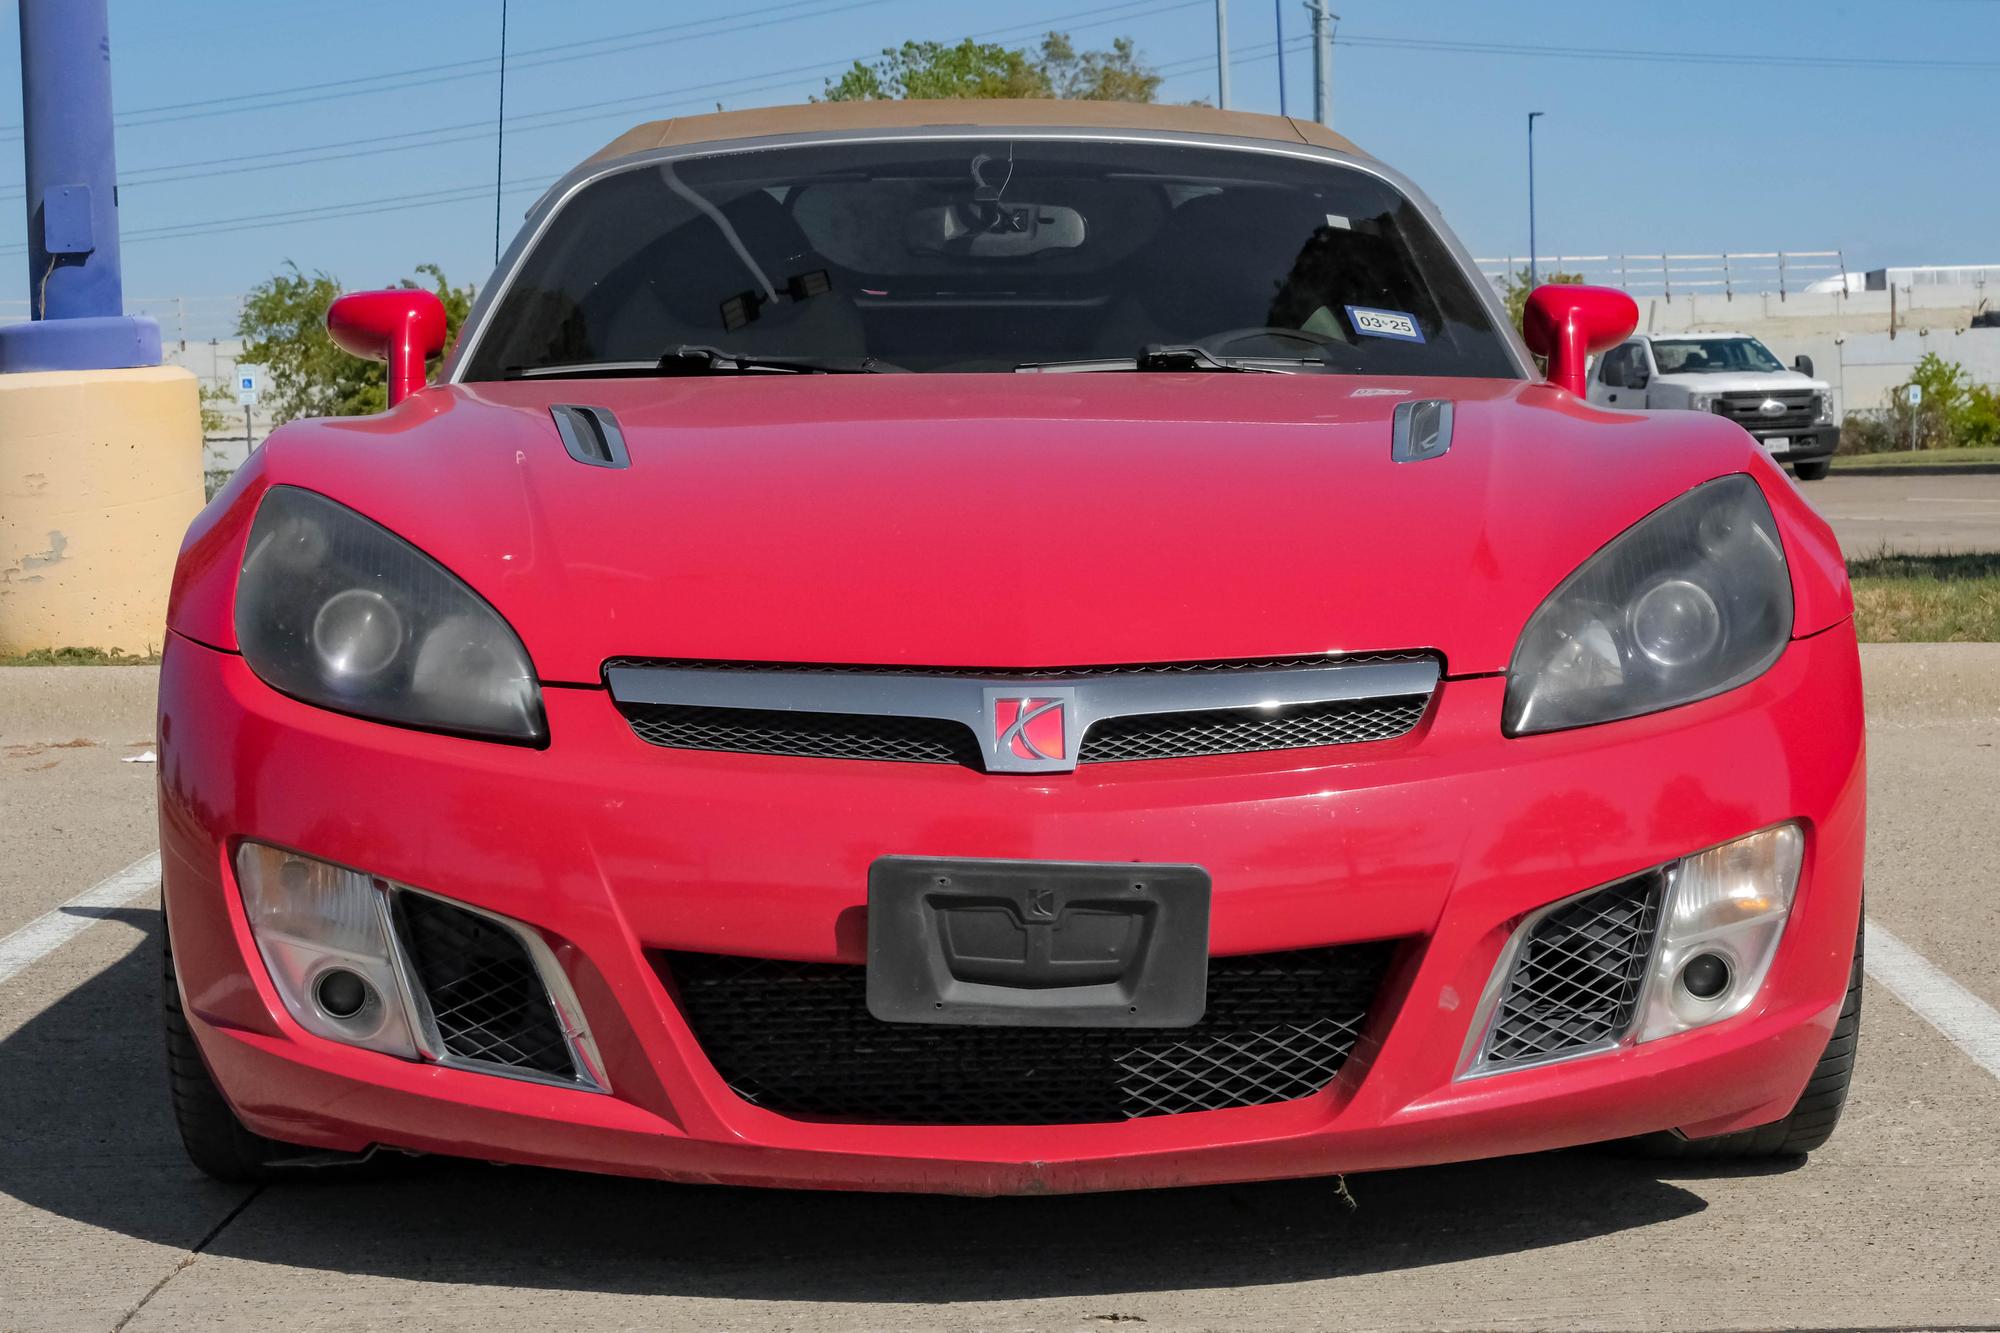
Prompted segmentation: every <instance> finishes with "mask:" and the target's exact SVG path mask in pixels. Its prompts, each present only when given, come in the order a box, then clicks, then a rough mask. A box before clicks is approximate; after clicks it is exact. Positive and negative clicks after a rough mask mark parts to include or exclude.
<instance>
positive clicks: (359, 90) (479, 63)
mask: <svg viewBox="0 0 2000 1333" xmlns="http://www.w3.org/2000/svg"><path fill="white" fill-rule="evenodd" d="M887 2H888V0H848V3H844V4H840V5H837V6H836V7H834V8H832V9H827V10H823V11H820V12H819V13H813V14H793V15H791V16H790V17H791V18H792V19H802V18H804V19H810V18H818V17H821V15H822V14H839V13H845V12H846V11H848V10H851V9H860V8H863V7H865V6H869V5H878V4H886V3H887ZM826 3H828V0H782V2H781V3H779V4H774V5H765V6H763V7H762V8H759V9H754V10H749V11H747V12H745V11H739V12H738V13H735V14H728V15H721V16H718V17H712V18H705V19H691V20H689V21H688V22H685V23H669V24H667V25H665V26H664V27H656V28H640V29H638V30H636V31H633V32H626V33H617V34H613V35H611V36H608V37H592V38H587V39H584V40H581V41H574V42H559V43H557V44H555V45H552V46H536V47H529V48H528V49H526V50H524V51H521V52H518V53H517V57H518V56H537V55H549V54H551V53H554V52H563V51H570V52H578V53H577V54H572V55H563V56H558V57H555V58H552V59H548V60H530V61H527V62H525V63H526V64H528V65H554V64H561V63H563V62H564V61H570V60H589V59H593V58H595V57H597V56H601V55H607V54H613V53H616V52H621V51H628V50H633V49H635V48H638V47H646V46H658V45H661V44H663V43H665V42H669V41H695V40H698V39H700V38H703V37H718V36H722V35H725V34H727V33H734V32H742V31H744V30H745V29H746V28H749V27H756V26H760V25H761V23H762V21H763V20H764V19H766V18H768V17H770V16H771V15H774V14H779V13H781V12H783V11H785V10H788V9H799V8H802V7H805V6H808V5H818V4H826ZM745 17H755V18H756V19H757V20H758V22H757V23H747V24H738V25H737V26H735V27H731V28H723V29H719V30H716V31H713V32H697V33H688V30H689V29H691V28H699V27H706V26H708V25H710V24H715V23H722V22H726V21H728V20H730V19H740V18H745ZM683 33H687V34H688V35H686V36H677V35H676V34H683ZM646 39H651V40H646ZM586 46H590V47H597V46H610V47H611V48H612V50H611V51H609V52H607V51H579V48H582V47H586ZM497 62H498V57H497V56H477V57H474V58H473V59H470V60H451V61H445V62H443V63H441V64H436V65H416V66H412V67H409V68H405V69H397V70H386V71H384V72H383V73H381V74H360V75H355V76H353V77H351V78H345V79H329V80H327V81H325V82H323V83H303V84H294V85H292V86H291V87H289V88H267V89H264V90H262V91H259V92H250V93H230V94H225V95H223V96H219V97H203V98H199V99H197V100H195V101H191V102H162V103H158V104H156V105H153V106H142V107H133V108H132V109H131V110H129V111H126V112H124V113H122V114H121V115H120V116H119V117H118V123H119V124H120V125H149V124H165V123H167V122H169V121H177V120H192V119H197V118H198V117H194V116H165V117H161V118H159V119H156V120H147V119H143V118H144V117H147V116H156V115H158V113H160V112H166V111H186V110H191V109H196V108H199V109H200V110H201V112H202V114H204V115H231V114H234V113H235V112H238V111H261V110H265V109H267V106H292V105H296V104H298V103H300V102H316V101H328V100H333V99H334V98H339V97H365V96H369V95H371V94H374V93H381V92H389V91H392V90H394V89H396V88H407V87H413V86H415V85H416V84H419V83H440V82H451V81H454V80H457V79H466V78H478V77H480V76H482V75H485V74H490V73H492V72H493V66H494V65H495V64H496V63H497ZM523 63H524V62H522V61H521V60H519V59H518V58H517V59H516V61H515V64H516V66H517V67H520V66H521V65H522V64H523ZM453 71H459V72H456V73H454V72H453ZM437 75H444V76H445V77H444V78H442V79H440V78H437V77H434V76H437ZM375 84H380V85H383V86H380V87H372V86H370V87H364V86H362V85H375ZM336 88H345V89H349V90H350V91H347V92H341V93H334V94H331V95H330V96H328V97H306V98H299V97H296V96H294V95H295V94H298V93H320V92H325V91H326V90H328V89H336ZM268 98H286V99H290V100H286V101H279V102H275V103H268V104H267V103H266V101H265V99H268ZM246 103H247V104H249V105H239V104H246ZM20 135H21V126H20V125H18V124H8V125H0V137H7V138H17V139H18V138H19V137H20Z"/></svg>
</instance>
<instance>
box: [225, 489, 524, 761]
mask: <svg viewBox="0 0 2000 1333" xmlns="http://www.w3.org/2000/svg"><path fill="white" fill-rule="evenodd" d="M236 639H237V643H238V645H239V646H240V647H241V648H242V650H243V660H244V661H245V662H247V663H249V665H250V669H251V670H252V671H254V672H256V673H257V675H258V677H259V678H260V679H261V680H263V682H264V683H265V684H267V685H269V686H271V687H272V688H273V689H276V690H279V691H282V692H283V693H285V694H289V695H291V696H292V697H294V698H296V699H302V700H304V701H305V702H307V703H310V704H317V705H319V706H320V707H322V708H331V709H336V710H338V711H340V712H343V713H353V714H355V715H357V716H360V717H366V718H373V719H375V720H376V721H379V722H392V723H396V724H398V725H400V726H406V727H421V728H424V729H425V730H430V731H447V732H455V733H459V734H462V735H468V736H479V737H485V738H488V739H492V740H507V741H525V742H528V743H531V744H539V743H540V742H541V741H542V740H543V739H544V737H545V736H546V735H547V728H546V726H545V724H544V720H543V714H542V694H541V687H540V686H539V685H538V684H537V683H536V680H535V670H534V666H533V664H532V663H530V662H529V660H528V652H527V649H525V648H523V647H522V646H521V640H520V638H519V637H518V636H517V635H516V634H515V633H514V631H513V629H512V628H510V627H509V626H508V624H507V622H506V621H504V620H502V619H501V618H500V614H499V612H497V611H495V610H494V609H493V608H492V607H490V606H488V605H487V604H486V603H485V602H484V601H482V600H481V599H480V597H479V595H478V594H477V593H475V592H473V591H472V589H470V588H468V587H466V586H465V584H464V583H462V582H460V581H459V579H458V578H457V577H456V576H455V575H453V574H452V573H451V572H450V571H448V570H447V569H445V568H444V566H442V565H440V564H438V563H437V562H436V561H435V560H433V559H431V558H430V557H429V556H427V555H425V554H424V553H423V552H422V551H419V550H418V549H417V548H416V547H414V546H412V545H410V544H409V543H408V542H406V541H404V540H403V539H402V538H400V537H398V536H396V535H395V534H394V533H392V532H390V531H389V530H388V529H386V528H384V527H382V526H380V525H379V524H377V523H374V522H373V521H371V520H369V519H366V518H363V517H362V516H361V515H360V514H357V513H355V512H354V511H353V510H351V509H348V508H346V507H345V506H343V505H339V504H336V503H334V502H333V501H332V500H329V499H327V498H326V497H325V496H323V495H317V494H315V493H313V492H312V491H305V490H300V489H298V488H297V487H294V486H274V487H272V488H271V489H270V491H269V492H267V493H266V494H265V496H264V499H263V503H262V504H261V505H259V507H258V509H257V519H256V522H254V523H253V524H252V525H251V527H250V541H249V544H248V546H247V547H246V548H245V550H244V554H243V574H242V578H241V579H240V581H239V582H238V584H237V588H236Z"/></svg>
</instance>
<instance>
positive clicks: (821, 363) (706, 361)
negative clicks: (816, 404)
mask: <svg viewBox="0 0 2000 1333" xmlns="http://www.w3.org/2000/svg"><path fill="white" fill-rule="evenodd" d="M656 369H657V371H658V372H659V373H660V374H662V375H715V374H725V375H726V374H731V373H733V372H735V371H739V370H775V371H780V372H783V373H786V374H792V375H879V374H884V373H889V374H894V373H896V372H899V371H901V370H902V369H903V367H901V366H895V365H891V364H889V363H888V362H887V361H883V360H881V359H879V358H877V357H872V356H760V355H757V354H756V353H754V352H730V351H725V350H724V349H722V348H720V347H707V346H701V345H697V344H694V343H683V344H681V345H680V346H679V347H675V348H672V349H671V350H669V351H668V352H667V354H666V355H665V356H662V357H661V358H660V363H659V365H658V366H657V367H656Z"/></svg>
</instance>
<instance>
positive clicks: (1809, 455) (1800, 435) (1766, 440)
mask: <svg viewBox="0 0 2000 1333" xmlns="http://www.w3.org/2000/svg"><path fill="white" fill-rule="evenodd" d="M1750 433H1751V435H1753V436H1755V437H1756V440H1757V443H1758V444H1761V445H1763V446H1764V447H1765V448H1767V449H1769V448H1770V442H1771V441H1772V440H1773V439H1782V440H1785V441H1787V442H1788V447H1787V448H1786V449H1784V450H1783V451H1782V452H1780V451H1777V450H1773V451H1772V454H1771V456H1772V457H1773V458H1775V459H1777V460H1778V461H1779V462H1782V463H1800V462H1810V461H1811V460H1813V459H1815V458H1827V457H1830V456H1832V454H1833V451H1834V450H1835V449H1837V448H1838V447H1839V446H1840V427H1838V426H1808V427H1806V428H1805V429H1803V430H1797V429H1794V430H1766V431H1756V430H1753V431H1751V432H1750Z"/></svg>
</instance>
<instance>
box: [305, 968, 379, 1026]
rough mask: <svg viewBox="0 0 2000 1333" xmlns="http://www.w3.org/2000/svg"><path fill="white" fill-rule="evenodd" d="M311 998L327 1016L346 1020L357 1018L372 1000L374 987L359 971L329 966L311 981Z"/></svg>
mask: <svg viewBox="0 0 2000 1333" xmlns="http://www.w3.org/2000/svg"><path fill="white" fill-rule="evenodd" d="M313 998H314V999H316V1000H318V1001H319V1007H320V1008H321V1009H322V1010H324V1011H325V1012H326V1014H327V1016H328V1017H329V1018H334V1019H340V1020H343V1021H345V1020H348V1019H353V1018H358V1017H360V1015H361V1011H362V1010H364V1009H366V1008H367V1007H368V1004H369V1001H371V1000H374V999H375V998H376V996H375V988H374V987H373V986H370V985H369V984H368V982H367V979H366V978H364V977H363V976H362V975H361V974H360V973H359V972H350V971H349V970H348V969H346V968H344V967H329V968H328V969H327V970H326V971H324V972H322V973H320V974H319V980H317V981H315V982H314V983H313Z"/></svg>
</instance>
